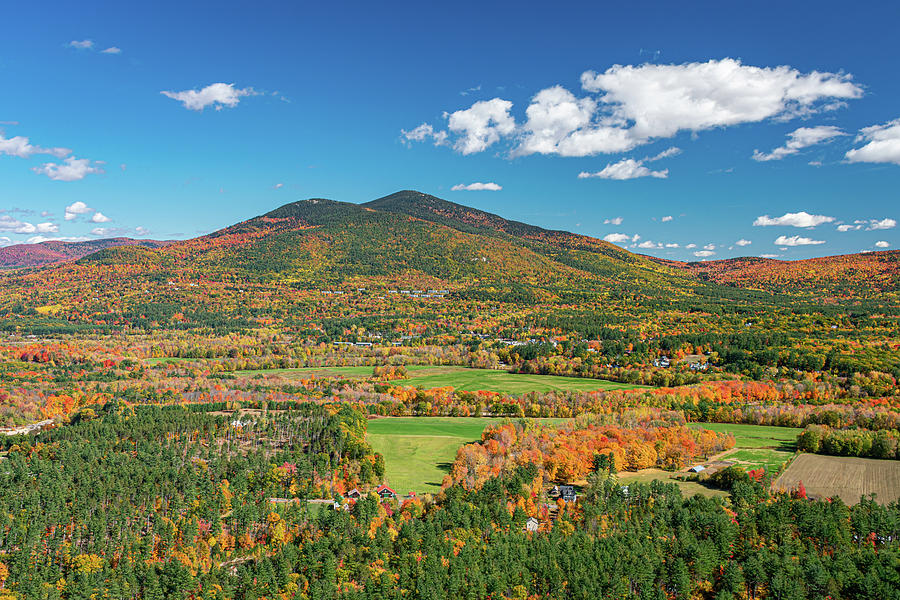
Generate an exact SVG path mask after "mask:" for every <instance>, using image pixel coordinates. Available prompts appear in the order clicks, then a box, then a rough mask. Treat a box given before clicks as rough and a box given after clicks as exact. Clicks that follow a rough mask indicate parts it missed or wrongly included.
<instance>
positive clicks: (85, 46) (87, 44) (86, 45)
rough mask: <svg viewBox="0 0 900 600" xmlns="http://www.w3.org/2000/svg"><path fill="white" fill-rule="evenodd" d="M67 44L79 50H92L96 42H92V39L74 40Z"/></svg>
mask: <svg viewBox="0 0 900 600" xmlns="http://www.w3.org/2000/svg"><path fill="white" fill-rule="evenodd" d="M67 46H69V48H77V49H79V50H90V49H91V48H93V47H94V42H92V41H91V40H81V41H78V40H72V41H71V42H69V43H68V44H67Z"/></svg>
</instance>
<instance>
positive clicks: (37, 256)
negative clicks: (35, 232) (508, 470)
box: [0, 237, 171, 269]
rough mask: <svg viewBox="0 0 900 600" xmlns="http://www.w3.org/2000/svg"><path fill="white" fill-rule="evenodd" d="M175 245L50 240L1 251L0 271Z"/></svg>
mask: <svg viewBox="0 0 900 600" xmlns="http://www.w3.org/2000/svg"><path fill="white" fill-rule="evenodd" d="M169 243H171V242H161V241H156V240H136V239H133V238H125V237H118V238H106V239H101V240H87V241H83V242H65V241H59V240H50V241H46V242H40V243H37V244H15V245H13V246H6V247H5V248H0V269H15V268H18V267H40V266H44V265H50V264H56V263H61V262H66V261H71V260H77V259H79V258H81V257H83V256H87V255H88V254H93V253H94V252H97V251H99V250H103V249H105V248H112V247H116V246H145V247H147V248H160V247H162V246H165V245H166V244H169Z"/></svg>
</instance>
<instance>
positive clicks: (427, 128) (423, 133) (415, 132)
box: [400, 123, 447, 146]
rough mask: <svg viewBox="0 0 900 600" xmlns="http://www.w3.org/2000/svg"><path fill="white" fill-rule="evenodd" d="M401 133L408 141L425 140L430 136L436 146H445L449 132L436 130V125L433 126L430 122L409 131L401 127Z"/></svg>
mask: <svg viewBox="0 0 900 600" xmlns="http://www.w3.org/2000/svg"><path fill="white" fill-rule="evenodd" d="M400 134H401V135H402V136H403V137H404V138H405V140H406V141H407V142H424V141H425V140H426V139H428V138H429V137H430V138H432V139H433V140H434V145H435V146H443V145H444V144H446V143H447V132H446V131H435V130H434V127H432V126H431V125H429V124H428V123H422V124H421V125H419V126H418V127H416V128H415V129H411V130H409V131H407V130H405V129H401V130H400Z"/></svg>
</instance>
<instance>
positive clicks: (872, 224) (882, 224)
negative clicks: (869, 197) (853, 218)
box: [866, 219, 897, 231]
mask: <svg viewBox="0 0 900 600" xmlns="http://www.w3.org/2000/svg"><path fill="white" fill-rule="evenodd" d="M896 226H897V221H895V220H894V219H872V220H870V221H869V226H868V227H866V231H873V230H875V229H893V228H894V227H896Z"/></svg>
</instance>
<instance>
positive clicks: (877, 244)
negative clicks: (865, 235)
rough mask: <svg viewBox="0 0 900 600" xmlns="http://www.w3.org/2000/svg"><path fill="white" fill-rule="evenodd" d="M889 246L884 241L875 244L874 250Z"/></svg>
mask: <svg viewBox="0 0 900 600" xmlns="http://www.w3.org/2000/svg"><path fill="white" fill-rule="evenodd" d="M890 246H891V245H890V244H889V243H888V242H885V241H884V240H882V241H878V242H875V247H876V248H890Z"/></svg>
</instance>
